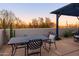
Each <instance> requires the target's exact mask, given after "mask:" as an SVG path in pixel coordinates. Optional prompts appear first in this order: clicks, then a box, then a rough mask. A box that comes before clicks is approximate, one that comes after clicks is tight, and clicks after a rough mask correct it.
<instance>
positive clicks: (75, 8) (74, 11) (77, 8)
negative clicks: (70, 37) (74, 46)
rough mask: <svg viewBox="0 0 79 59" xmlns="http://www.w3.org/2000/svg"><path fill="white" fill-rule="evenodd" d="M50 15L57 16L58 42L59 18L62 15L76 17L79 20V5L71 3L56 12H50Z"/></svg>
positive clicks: (57, 37)
mask: <svg viewBox="0 0 79 59" xmlns="http://www.w3.org/2000/svg"><path fill="white" fill-rule="evenodd" d="M50 14H56V40H58V39H60V37H59V18H60V16H61V15H67V16H74V17H77V19H78V20H79V3H71V4H68V5H66V6H64V7H62V8H59V9H57V10H55V11H52V12H50Z"/></svg>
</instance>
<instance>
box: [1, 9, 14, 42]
mask: <svg viewBox="0 0 79 59" xmlns="http://www.w3.org/2000/svg"><path fill="white" fill-rule="evenodd" d="M0 18H1V22H2V27H3V40H4V43H6V40H7V38H6V37H7V34H6V28H7V27H8V28H10V37H12V35H13V32H12V24H13V20H14V18H15V15H14V14H13V13H12V12H11V11H7V10H1V11H0Z"/></svg>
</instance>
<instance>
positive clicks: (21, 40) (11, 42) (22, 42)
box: [8, 35, 48, 55]
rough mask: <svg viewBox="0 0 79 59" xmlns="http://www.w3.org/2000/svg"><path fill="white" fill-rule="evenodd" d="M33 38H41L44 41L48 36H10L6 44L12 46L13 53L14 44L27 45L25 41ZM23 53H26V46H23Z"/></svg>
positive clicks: (13, 52)
mask: <svg viewBox="0 0 79 59" xmlns="http://www.w3.org/2000/svg"><path fill="white" fill-rule="evenodd" d="M35 39H41V40H42V41H46V40H47V39H48V37H46V36H44V35H30V36H24V37H12V38H11V39H10V40H9V42H8V45H11V47H12V54H11V55H14V54H15V52H16V51H15V49H17V48H16V46H20V45H25V46H27V43H28V42H29V40H35ZM25 55H26V47H25Z"/></svg>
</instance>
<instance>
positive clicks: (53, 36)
mask: <svg viewBox="0 0 79 59" xmlns="http://www.w3.org/2000/svg"><path fill="white" fill-rule="evenodd" d="M48 37H49V39H48V40H46V41H45V47H46V43H48V44H49V50H50V49H51V45H52V44H54V46H55V48H56V49H57V47H56V41H55V37H56V36H55V35H54V34H53V33H49V36H48Z"/></svg>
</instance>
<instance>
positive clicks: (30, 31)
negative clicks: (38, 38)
mask: <svg viewBox="0 0 79 59" xmlns="http://www.w3.org/2000/svg"><path fill="white" fill-rule="evenodd" d="M14 30H15V36H16V37H19V36H20V37H21V36H27V35H36V34H44V35H47V34H48V32H50V31H51V32H53V33H54V34H55V32H56V29H53V28H27V29H14ZM65 30H68V29H67V28H66V29H59V35H60V36H62V35H63V34H62V33H63V32H64V31H65ZM70 30H73V31H76V30H77V29H75V28H70ZM9 32H10V31H9V29H7V35H8V36H9V35H10V34H9ZM1 45H2V29H0V46H1Z"/></svg>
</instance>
